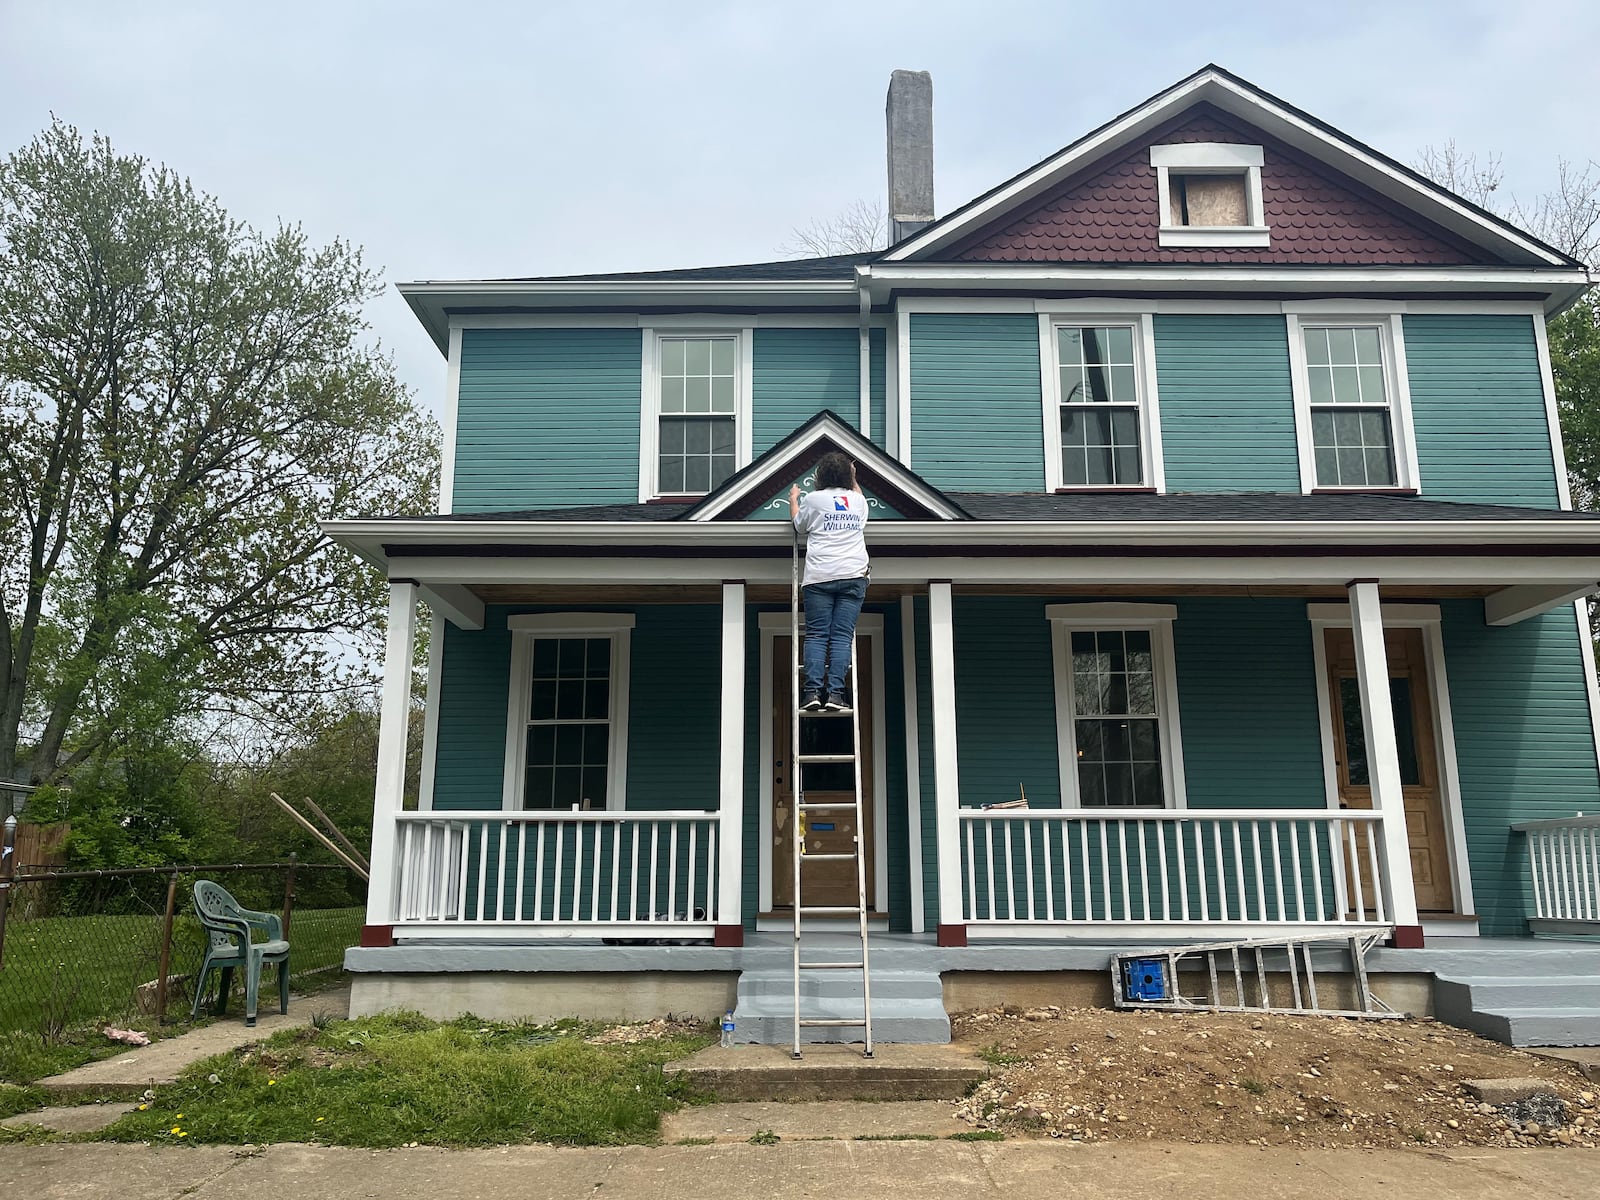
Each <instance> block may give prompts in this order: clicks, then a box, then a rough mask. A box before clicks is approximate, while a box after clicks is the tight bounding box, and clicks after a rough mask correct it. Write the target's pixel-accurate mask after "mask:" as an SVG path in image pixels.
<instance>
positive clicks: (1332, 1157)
mask: <svg viewBox="0 0 1600 1200" xmlns="http://www.w3.org/2000/svg"><path fill="white" fill-rule="evenodd" d="M1597 1169H1600V1161H1597V1160H1596V1159H1595V1157H1594V1156H1593V1155H1592V1154H1590V1153H1588V1152H1586V1151H1582V1150H1454V1151H1421V1150H1418V1151H1408V1150H1389V1151H1364V1150H1290V1149H1265V1150H1253V1149H1252V1150H1246V1149H1243V1148H1241V1147H1238V1146H1186V1145H1176V1146H1174V1145H1151V1144H1144V1145H1133V1144H1122V1145H1115V1146H1113V1145H1104V1146H1075V1145H1064V1144H1062V1143H1060V1142H997V1143H983V1142H976V1143H962V1142H792V1143H779V1144H778V1145H775V1146H751V1145H717V1146H677V1147H672V1146H669V1147H664V1148H661V1149H650V1148H646V1147H637V1146H632V1147H625V1148H621V1149H610V1150H556V1149H550V1148H548V1147H540V1146H514V1147H507V1148H504V1149H495V1150H457V1151H450V1150H431V1149H416V1150H388V1151H377V1152H374V1151H370V1150H343V1149H336V1148H329V1147H315V1146H296V1145H286V1146H273V1147H270V1148H268V1149H265V1150H262V1151H257V1152H250V1151H238V1150H233V1149H228V1148H221V1147H214V1146H196V1147H156V1148H152V1147H146V1146H117V1145H100V1144H79V1145H61V1144H56V1145H40V1146H3V1147H0V1189H3V1190H4V1191H5V1192H6V1193H7V1194H10V1195H19V1196H27V1197H29V1198H30V1200H67V1198H68V1197H72V1198H78V1197H85V1196H115V1197H117V1198H118V1200H177V1197H179V1196H192V1197H195V1198H196V1200H244V1198H245V1197H257V1196H264V1195H268V1196H272V1197H274V1200H324V1198H325V1197H327V1196H339V1197H345V1198H349V1200H360V1198H363V1197H384V1198H386V1200H394V1198H403V1197H413V1196H414V1197H421V1198H426V1200H450V1198H453V1197H475V1198H482V1200H500V1198H506V1200H510V1198H512V1197H516V1198H517V1200H523V1198H525V1197H539V1198H541V1200H543V1198H545V1197H549V1198H552V1200H557V1198H560V1200H565V1198H568V1197H571V1198H572V1200H579V1198H582V1200H594V1197H595V1196H597V1195H599V1196H602V1197H604V1196H615V1197H640V1198H644V1197H650V1198H651V1200H654V1198H655V1197H658V1196H689V1197H693V1198H694V1200H749V1198H750V1197H752V1196H759V1197H762V1200H791V1198H799V1197H815V1196H825V1197H827V1198H828V1200H853V1198H854V1197H863V1198H870V1200H882V1198H883V1197H885V1196H908V1195H914V1196H917V1197H918V1198H919V1200H986V1198H991V1197H992V1198H993V1200H1015V1197H1016V1196H1019V1195H1021V1196H1029V1197H1032V1198H1035V1200H1054V1198H1056V1197H1074V1198H1076V1197H1103V1196H1116V1197H1118V1198H1119V1200H1171V1198H1172V1197H1173V1196H1174V1195H1181V1196H1183V1197H1184V1200H1237V1198H1238V1197H1240V1196H1249V1197H1250V1198H1251V1200H1278V1198H1280V1197H1281V1198H1283V1200H1289V1198H1294V1200H1299V1198H1301V1197H1304V1196H1306V1195H1308V1194H1315V1195H1316V1196H1317V1197H1318V1200H1371V1197H1373V1196H1374V1195H1382V1196H1383V1197H1384V1198H1385V1200H1455V1198H1459V1200H1499V1198H1501V1197H1506V1198H1522V1197H1527V1198H1530V1200H1531V1198H1533V1197H1538V1198H1539V1200H1592V1198H1593V1196H1594V1181H1595V1178H1596V1174H1595V1173H1596V1170H1597Z"/></svg>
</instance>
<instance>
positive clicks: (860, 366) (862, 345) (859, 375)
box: [856, 288, 872, 442]
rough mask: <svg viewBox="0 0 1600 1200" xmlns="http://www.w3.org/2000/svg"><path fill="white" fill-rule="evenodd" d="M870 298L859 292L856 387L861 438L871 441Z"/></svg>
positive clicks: (865, 293) (863, 291)
mask: <svg viewBox="0 0 1600 1200" xmlns="http://www.w3.org/2000/svg"><path fill="white" fill-rule="evenodd" d="M871 316H872V297H871V296H869V295H867V292H866V289H865V288H863V289H862V291H861V318H860V326H861V328H860V331H859V332H858V334H857V342H858V344H857V347H856V350H857V355H858V357H857V363H856V386H857V387H858V388H859V389H860V391H861V400H860V407H861V417H860V429H861V436H862V437H864V438H866V439H867V441H869V442H870V441H871V440H872V325H871V320H870V318H871Z"/></svg>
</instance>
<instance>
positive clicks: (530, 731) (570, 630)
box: [503, 613, 633, 810]
mask: <svg viewBox="0 0 1600 1200" xmlns="http://www.w3.org/2000/svg"><path fill="white" fill-rule="evenodd" d="M507 624H508V626H509V627H510V629H511V631H512V637H513V654H512V671H511V676H512V678H511V695H510V711H509V713H508V718H507V737H506V769H505V793H504V801H503V802H504V807H506V808H510V809H552V810H567V809H573V808H577V809H584V810H587V809H606V808H620V807H622V797H623V794H624V790H623V789H624V787H625V780H626V747H627V737H626V734H627V731H626V722H627V679H628V673H627V661H628V641H629V637H628V632H629V629H630V628H631V626H632V624H633V618H632V617H631V616H629V615H626V614H621V615H609V614H588V613H572V614H565V613H557V614H540V615H536V616H514V617H511V618H509V620H508V621H507Z"/></svg>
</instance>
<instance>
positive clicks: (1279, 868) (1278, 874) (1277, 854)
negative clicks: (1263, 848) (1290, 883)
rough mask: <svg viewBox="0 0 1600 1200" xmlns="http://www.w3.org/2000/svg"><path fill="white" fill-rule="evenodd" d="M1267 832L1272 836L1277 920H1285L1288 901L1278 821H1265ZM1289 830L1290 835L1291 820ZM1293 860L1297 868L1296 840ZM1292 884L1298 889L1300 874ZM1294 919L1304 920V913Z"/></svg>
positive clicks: (1291, 830)
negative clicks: (1284, 883)
mask: <svg viewBox="0 0 1600 1200" xmlns="http://www.w3.org/2000/svg"><path fill="white" fill-rule="evenodd" d="M1267 832H1269V833H1270V834H1271V835H1272V838H1271V841H1272V892H1273V895H1274V896H1275V897H1276V898H1277V901H1278V920H1280V921H1287V920H1288V919H1289V902H1288V900H1287V898H1286V890H1285V888H1284V886H1283V867H1284V862H1283V850H1282V848H1281V847H1280V846H1279V843H1278V822H1276V821H1268V822H1267ZM1289 832H1290V834H1291V835H1292V834H1293V833H1294V823H1293V822H1290V824H1289ZM1294 861H1295V866H1296V868H1297V870H1298V867H1299V863H1300V845H1299V843H1298V842H1297V843H1295V848H1294ZM1294 886H1295V889H1296V890H1297V891H1298V890H1299V887H1300V876H1299V875H1298V874H1296V875H1295V880H1294ZM1295 919H1296V920H1299V921H1303V920H1305V914H1304V913H1299V914H1298V915H1297V916H1296V918H1295Z"/></svg>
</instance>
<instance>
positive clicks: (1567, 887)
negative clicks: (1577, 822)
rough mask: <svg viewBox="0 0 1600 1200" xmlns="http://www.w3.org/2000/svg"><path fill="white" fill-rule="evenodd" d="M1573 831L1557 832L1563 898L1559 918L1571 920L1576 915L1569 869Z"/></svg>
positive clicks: (1560, 894) (1561, 895) (1557, 857)
mask: <svg viewBox="0 0 1600 1200" xmlns="http://www.w3.org/2000/svg"><path fill="white" fill-rule="evenodd" d="M1571 832H1572V831H1571V830H1568V829H1558V830H1556V863H1557V864H1558V865H1559V868H1560V879H1561V890H1560V891H1559V892H1558V893H1557V894H1558V895H1559V896H1560V897H1561V911H1560V912H1559V913H1557V914H1556V915H1557V916H1560V917H1563V918H1565V919H1567V920H1571V919H1572V917H1573V915H1574V913H1573V908H1572V879H1571V878H1570V876H1571V872H1570V871H1569V870H1568V869H1567V868H1568V867H1569V865H1570V864H1571V862H1572V836H1571Z"/></svg>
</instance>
